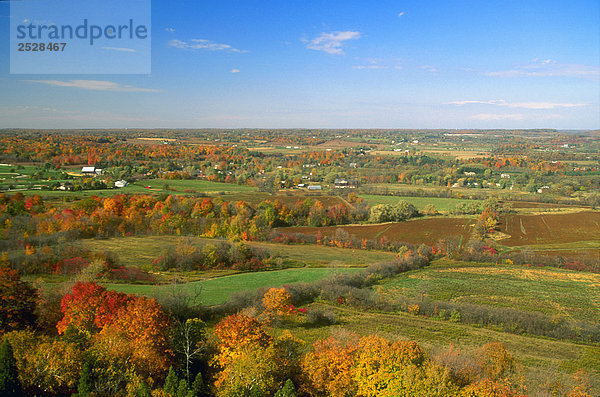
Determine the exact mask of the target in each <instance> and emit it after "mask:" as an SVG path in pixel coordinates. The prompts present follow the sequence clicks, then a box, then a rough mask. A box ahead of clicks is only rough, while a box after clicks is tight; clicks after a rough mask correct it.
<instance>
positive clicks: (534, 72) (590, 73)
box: [484, 58, 600, 79]
mask: <svg viewBox="0 0 600 397" xmlns="http://www.w3.org/2000/svg"><path fill="white" fill-rule="evenodd" d="M484 74H485V75H486V76H491V77H576V78H586V79H598V78H600V67H598V66H591V65H583V64H576V63H558V62H556V61H553V60H552V59H538V58H536V59H533V60H532V61H531V62H529V63H528V64H526V65H521V66H516V67H514V68H512V69H508V70H500V71H495V72H485V73H484Z"/></svg>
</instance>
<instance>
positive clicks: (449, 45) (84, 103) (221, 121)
mask: <svg viewBox="0 0 600 397" xmlns="http://www.w3.org/2000/svg"><path fill="white" fill-rule="evenodd" d="M9 25H10V9H9V2H7V1H3V2H0V54H2V56H0V93H1V94H0V127H4V128H7V127H23V128H124V127H130V128H133V127H144V128H203V127H216V128H238V127H249V128H258V127H260V128H559V129H596V128H600V2H598V1H597V0H569V1H552V0H545V1H535V0H520V1H511V0H505V1H495V0H494V1H452V2H450V1H410V2H409V1H385V0H384V1H376V2H372V1H371V2H369V1H352V0H347V1H304V0H303V1H289V0H287V1H250V0H247V1H199V0H195V1H192V0H183V1H177V2H168V1H159V0H154V1H152V27H151V32H152V56H151V58H152V64H151V70H152V72H151V74H149V75H119V74H87V75H86V74H78V75H64V74H63V75H50V74H41V75H33V74H30V75H11V74H10V73H9V72H10V67H9V65H10V63H9V46H10V43H9V33H10V32H9V30H10V28H9ZM115 52H118V51H115ZM115 56H116V55H115Z"/></svg>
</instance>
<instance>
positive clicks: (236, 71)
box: [231, 69, 240, 73]
mask: <svg viewBox="0 0 600 397" xmlns="http://www.w3.org/2000/svg"><path fill="white" fill-rule="evenodd" d="M239 72H240V70H239V69H231V73H239Z"/></svg>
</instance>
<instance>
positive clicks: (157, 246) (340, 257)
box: [82, 236, 396, 267]
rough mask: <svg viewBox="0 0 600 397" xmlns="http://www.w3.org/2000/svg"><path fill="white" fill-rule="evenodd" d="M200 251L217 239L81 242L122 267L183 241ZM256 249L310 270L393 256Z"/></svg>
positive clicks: (310, 249) (269, 245)
mask: <svg viewBox="0 0 600 397" xmlns="http://www.w3.org/2000/svg"><path fill="white" fill-rule="evenodd" d="M183 240H185V241H186V242H187V243H189V244H192V245H196V246H198V247H200V246H202V245H204V244H207V243H211V242H212V243H214V242H215V240H214V239H208V238H202V237H180V236H139V237H138V236H131V237H114V238H109V239H90V240H84V241H83V242H82V244H83V246H84V247H85V248H87V249H90V250H92V251H112V252H114V253H116V254H117V255H118V256H119V259H120V261H121V263H122V264H123V265H126V266H144V265H148V264H150V263H152V261H153V260H154V259H156V258H158V257H159V256H160V255H161V254H162V253H163V252H164V251H165V250H166V249H167V248H169V247H170V246H176V245H177V244H178V243H179V242H180V241H183ZM246 244H249V245H251V246H254V247H261V248H264V249H267V250H268V251H269V252H270V253H271V255H272V256H279V257H281V258H282V259H283V260H284V261H287V264H289V265H292V266H310V267H365V266H368V265H370V264H373V263H378V262H383V261H387V260H392V259H393V258H394V257H395V256H396V255H395V253H392V252H382V251H365V250H355V249H347V248H337V247H323V246H314V245H282V244H273V243H263V242H247V243H246Z"/></svg>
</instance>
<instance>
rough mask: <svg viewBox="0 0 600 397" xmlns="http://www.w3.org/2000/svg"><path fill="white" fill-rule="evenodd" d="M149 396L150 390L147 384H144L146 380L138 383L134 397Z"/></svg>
mask: <svg viewBox="0 0 600 397" xmlns="http://www.w3.org/2000/svg"><path fill="white" fill-rule="evenodd" d="M150 396H152V394H151V393H150V390H149V389H148V385H147V384H146V382H142V383H140V385H139V386H138V387H137V389H136V390H135V397H150Z"/></svg>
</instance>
